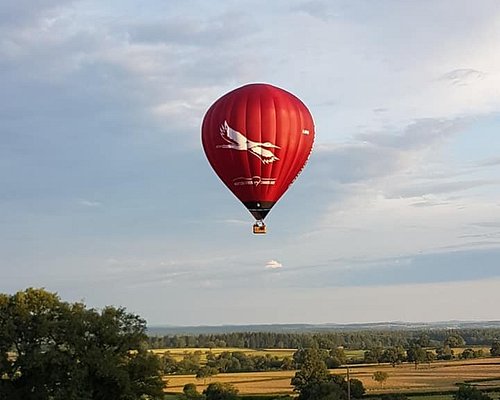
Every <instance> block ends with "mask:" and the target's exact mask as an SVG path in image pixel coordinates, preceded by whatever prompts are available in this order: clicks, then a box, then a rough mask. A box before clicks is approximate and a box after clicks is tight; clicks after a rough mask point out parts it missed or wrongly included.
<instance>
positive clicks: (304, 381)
mask: <svg viewBox="0 0 500 400" xmlns="http://www.w3.org/2000/svg"><path fill="white" fill-rule="evenodd" d="M294 360H296V362H297V363H298V364H299V365H300V370H299V371H297V372H296V373H295V376H294V377H293V378H292V385H293V386H294V390H295V391H296V392H299V397H298V400H345V399H347V387H348V385H347V381H346V379H345V377H343V376H341V375H330V374H329V372H328V370H327V368H326V364H325V362H324V361H323V360H322V354H321V352H320V351H319V350H318V349H317V348H310V349H300V350H298V351H297V352H296V353H295V354H294ZM350 389H351V398H352V399H357V398H361V397H362V396H363V394H364V392H365V388H364V387H363V383H362V382H361V381H359V380H357V379H351V380H350Z"/></svg>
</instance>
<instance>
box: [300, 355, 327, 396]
mask: <svg viewBox="0 0 500 400" xmlns="http://www.w3.org/2000/svg"><path fill="white" fill-rule="evenodd" d="M293 359H294V360H295V362H296V364H297V365H299V366H300V370H299V371H297V372H296V373H295V376H294V377H293V378H292V385H293V386H294V390H295V391H297V392H301V391H302V390H303V389H305V388H306V387H307V386H309V385H311V384H316V383H321V382H325V381H327V380H328V376H329V375H330V374H329V373H328V369H327V368H326V364H325V362H324V361H323V360H322V359H321V356H320V352H319V350H318V349H317V348H309V349H299V350H297V351H296V352H295V353H294V354H293Z"/></svg>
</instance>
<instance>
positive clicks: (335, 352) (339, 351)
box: [325, 347, 347, 368]
mask: <svg viewBox="0 0 500 400" xmlns="http://www.w3.org/2000/svg"><path fill="white" fill-rule="evenodd" d="M346 361H347V358H346V356H345V352H344V349H343V348H342V347H336V348H334V349H331V350H330V351H329V352H328V356H327V357H326V360H325V363H326V366H327V367H328V368H338V367H340V366H341V365H342V364H345V363H346Z"/></svg>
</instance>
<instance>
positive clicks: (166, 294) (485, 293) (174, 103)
mask: <svg viewBox="0 0 500 400" xmlns="http://www.w3.org/2000/svg"><path fill="white" fill-rule="evenodd" d="M33 4H34V3H33V1H31V0H30V1H28V0H23V1H16V2H3V3H0V87H1V88H2V90H1V91H0V187H1V190H0V276H1V279H0V291H2V292H8V293H12V292H15V291H18V290H22V289H24V288H26V287H30V286H32V287H45V288H46V289H48V290H51V291H57V292H58V293H59V294H60V295H61V296H62V297H63V298H64V299H67V300H71V301H76V300H84V301H85V302H86V303H87V304H88V305H89V306H93V307H102V306H104V305H107V304H114V305H120V306H124V307H126V308H127V309H128V310H130V311H132V312H136V313H139V314H140V315H142V316H143V317H145V318H146V319H147V320H148V322H149V323H151V324H174V325H199V324H224V323H232V324H247V323H295V322H305V323H307V322H311V323H321V322H339V323H342V322H374V321H383V320H403V321H435V320H443V319H462V320H478V319H500V314H499V312H498V306H497V305H498V304H499V303H500V290H499V288H500V263H499V260H500V178H499V174H500V138H499V136H498V132H500V96H498V93H500V54H499V52H498V49H499V48H500V4H499V3H498V2H497V1H493V0H492V1H487V0H481V1H479V2H470V1H456V0H449V1H444V0H442V1H419V2H398V1H378V2H371V1H327V0H324V1H323V0H312V1H299V0H293V1H290V0H286V1H285V0H276V1H273V2H268V1H264V0H262V1H245V0H241V1H212V2H206V1H201V0H200V1H195V0H191V1H182V2H181V1H169V2H165V1H153V0H151V1H147V2H143V1H141V2H140V1H128V0H120V1H107V2H105V3H103V2H101V1H90V0H83V1H68V0H65V1H60V0H39V1H37V2H36V6H34V5H33ZM249 82H267V83H271V84H274V85H276V86H280V87H282V88H284V89H286V90H289V91H291V92H293V93H295V94H296V95H297V96H298V97H300V98H301V99H302V100H303V101H304V102H305V103H306V104H307V105H308V107H309V109H310V110H311V112H312V114H313V116H314V118H315V124H316V135H317V136H316V143H315V148H314V151H313V154H312V155H311V158H310V161H309V163H308V165H307V167H306V169H305V170H304V171H303V173H302V175H301V176H300V177H299V179H298V180H297V181H296V182H295V183H294V185H293V186H292V187H291V189H290V190H289V192H288V193H287V194H286V195H285V196H284V197H283V198H282V200H281V201H280V202H279V203H278V205H277V206H276V207H275V208H274V209H273V211H272V212H271V213H270V215H269V216H268V218H267V222H268V227H269V233H268V235H266V236H254V235H252V234H251V224H252V218H251V216H250V214H249V213H248V212H247V211H246V210H245V208H244V207H243V206H242V205H241V204H239V202H238V201H237V200H236V199H235V198H234V197H233V195H232V194H231V193H230V192H229V191H228V190H227V189H226V188H225V187H224V186H223V184H222V183H221V182H220V181H219V180H218V178H217V177H216V176H215V174H214V173H213V172H212V171H211V169H210V167H209V165H208V162H207V161H206V159H205V156H204V154H203V150H202V148H201V143H200V124H201V120H202V118H203V115H204V113H205V111H206V110H207V108H208V107H209V106H210V105H211V104H212V103H213V102H214V101H215V100H216V99H217V98H218V97H220V96H221V95H223V94H224V93H226V92H227V91H229V90H231V89H233V88H235V87H238V86H241V85H243V84H246V83H249Z"/></svg>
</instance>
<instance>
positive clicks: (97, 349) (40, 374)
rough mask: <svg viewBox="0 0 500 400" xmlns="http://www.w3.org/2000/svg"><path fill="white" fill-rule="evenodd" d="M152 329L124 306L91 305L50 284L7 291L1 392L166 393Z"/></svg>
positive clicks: (31, 397) (56, 395) (97, 397)
mask: <svg viewBox="0 0 500 400" xmlns="http://www.w3.org/2000/svg"><path fill="white" fill-rule="evenodd" d="M145 332H146V323H145V321H144V320H142V319H141V318H140V317H139V316H137V315H133V314H129V313H126V312H125V310H124V309H122V308H114V307H106V308H104V309H103V310H102V311H97V310H94V309H87V308H86V307H85V305H84V304H82V303H74V304H69V303H66V302H63V301H61V300H60V298H59V297H58V296H57V295H56V294H54V293H50V292H47V291H45V290H43V289H27V290H25V291H23V292H18V293H16V294H14V295H11V296H9V295H0V376H1V377H2V379H0V398H2V399H3V398H6V399H12V400H21V399H22V400H45V399H53V400H63V399H64V400H66V399H67V400H77V399H78V400H90V399H92V400H104V399H117V400H133V399H139V398H141V396H142V397H143V398H147V399H160V398H163V387H164V383H163V382H162V380H161V374H160V372H159V371H160V368H161V365H160V362H159V359H158V358H157V357H156V356H155V355H153V354H151V353H149V352H147V351H146V347H145V345H146V340H147V336H146V333H145Z"/></svg>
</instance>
